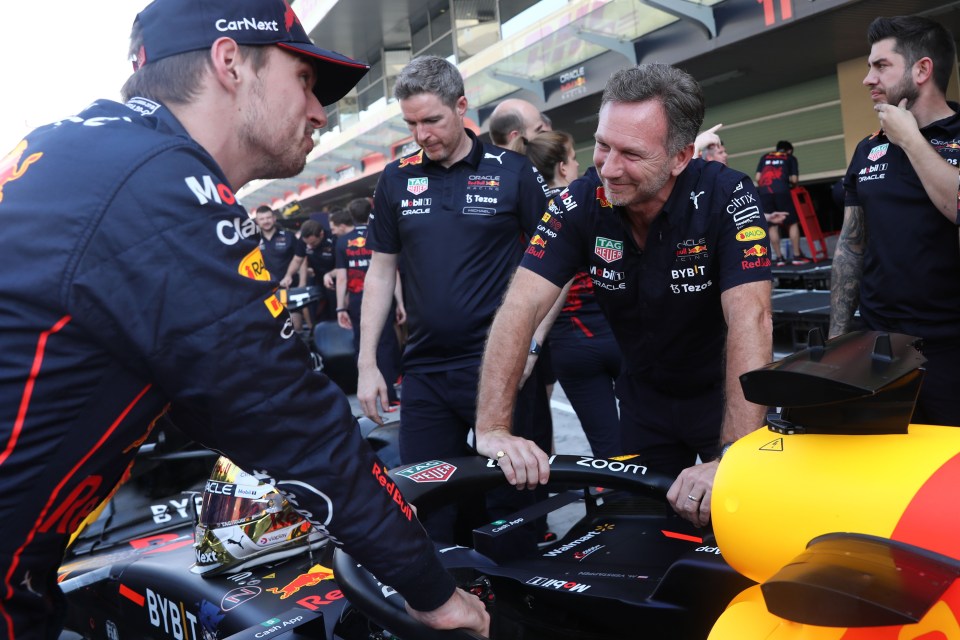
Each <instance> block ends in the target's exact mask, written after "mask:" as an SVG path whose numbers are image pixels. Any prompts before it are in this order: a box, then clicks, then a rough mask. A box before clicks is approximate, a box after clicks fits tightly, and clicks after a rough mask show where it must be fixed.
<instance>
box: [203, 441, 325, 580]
mask: <svg viewBox="0 0 960 640" xmlns="http://www.w3.org/2000/svg"><path fill="white" fill-rule="evenodd" d="M327 542H328V539H327V537H326V536H325V535H324V534H322V533H321V532H319V531H317V530H316V529H314V528H313V527H312V526H311V525H310V523H309V522H307V521H306V520H305V519H304V518H303V517H302V516H301V515H300V514H299V513H297V512H296V511H294V509H293V507H291V506H290V504H289V503H288V502H287V500H286V499H285V498H284V497H283V496H282V495H280V494H279V493H278V492H277V490H276V489H274V488H273V486H272V485H270V484H267V483H265V482H261V481H260V480H258V479H257V478H255V477H254V476H252V475H250V474H249V473H247V472H245V471H244V470H242V469H241V468H240V467H238V466H237V465H235V464H234V463H233V462H231V461H230V460H228V459H227V458H225V457H223V456H221V457H220V458H218V459H217V462H216V464H214V466H213V472H212V473H211V474H210V479H209V480H208V481H207V484H206V487H205V488H204V491H203V500H202V501H201V505H200V515H199V519H198V522H197V526H196V529H195V530H194V536H193V547H194V551H195V552H196V560H197V561H196V564H195V565H194V567H193V568H192V571H193V572H194V573H199V574H200V575H202V576H203V577H205V578H206V577H210V576H215V575H220V574H225V573H234V572H236V571H239V570H241V569H246V568H247V567H251V566H255V565H258V564H264V563H266V562H272V561H276V560H279V559H281V558H286V557H288V556H292V555H295V554H297V553H300V552H302V551H304V550H305V549H306V548H310V549H316V548H319V547H321V546H323V545H324V544H326V543H327Z"/></svg>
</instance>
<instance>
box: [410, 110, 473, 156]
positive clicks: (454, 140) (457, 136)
mask: <svg viewBox="0 0 960 640" xmlns="http://www.w3.org/2000/svg"><path fill="white" fill-rule="evenodd" d="M400 111H401V112H402V113H403V120H404V122H406V123H407V127H408V128H409V129H410V133H411V134H413V139H414V141H416V143H417V144H418V145H420V147H422V148H423V151H424V153H425V154H426V155H427V157H428V158H430V159H431V160H433V161H434V162H439V163H440V164H442V165H444V166H447V167H449V166H450V165H452V164H453V163H454V162H456V161H458V160H460V158H462V157H463V156H464V155H466V152H467V151H469V148H470V147H469V145H470V138H469V137H467V134H466V132H465V131H464V129H463V116H464V114H465V113H466V112H467V99H466V98H465V97H463V96H460V98H459V99H458V100H457V103H456V107H455V108H453V109H451V108H450V107H448V106H447V105H445V104H444V103H443V101H441V100H440V97H439V96H438V95H436V94H433V93H417V94H415V95H412V96H410V97H409V98H404V99H402V100H400Z"/></svg>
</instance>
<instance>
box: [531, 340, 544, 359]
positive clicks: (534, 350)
mask: <svg viewBox="0 0 960 640" xmlns="http://www.w3.org/2000/svg"><path fill="white" fill-rule="evenodd" d="M540 349H541V346H540V344H539V343H538V342H537V339H536V338H530V355H532V356H538V355H540Z"/></svg>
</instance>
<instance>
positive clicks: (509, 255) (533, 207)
mask: <svg viewBox="0 0 960 640" xmlns="http://www.w3.org/2000/svg"><path fill="white" fill-rule="evenodd" d="M394 95H395V96H396V98H397V99H398V100H399V102H400V109H401V111H402V113H403V118H404V120H405V121H406V123H407V125H408V126H409V127H410V131H411V133H412V134H413V137H414V140H415V141H416V142H417V143H418V144H419V145H420V146H421V150H420V151H418V152H417V153H414V154H412V155H409V156H406V157H404V158H401V159H400V160H398V161H397V162H393V163H391V164H389V165H387V167H386V169H384V172H383V174H382V175H381V176H380V181H379V183H378V184H377V189H376V193H375V196H374V211H373V216H372V217H371V218H370V226H369V229H368V235H367V247H369V248H370V249H372V250H373V256H372V258H371V263H370V268H369V270H368V271H367V276H366V279H365V280H364V295H363V311H362V329H361V334H360V359H359V363H358V364H359V369H360V379H359V385H358V390H357V397H358V398H359V400H360V403H361V405H362V406H363V409H364V413H365V414H366V415H367V416H369V417H370V418H371V419H374V420H377V421H379V420H380V417H379V415H378V409H379V408H380V407H385V406H387V402H388V396H387V388H386V384H385V382H384V378H383V375H382V374H381V372H380V371H379V369H378V366H377V361H376V356H375V354H376V346H377V342H378V341H379V338H380V334H381V332H382V331H383V328H384V324H385V321H386V319H387V315H388V313H389V310H390V305H391V301H392V299H393V292H394V282H395V280H396V277H397V265H398V263H399V262H400V261H401V260H402V264H403V278H404V279H403V287H404V299H405V301H406V308H407V324H408V327H409V331H410V334H409V338H408V340H407V344H406V347H405V349H404V353H403V358H402V367H403V373H404V377H403V396H402V398H401V408H402V412H401V416H400V456H401V459H402V460H404V461H407V460H409V461H422V460H430V459H432V458H434V457H438V456H456V455H466V454H468V453H470V449H469V448H468V446H467V435H468V432H469V431H470V430H471V429H472V428H473V425H474V418H475V412H476V393H477V377H478V374H479V367H480V358H481V355H482V353H483V343H484V339H485V338H486V334H487V330H488V328H489V326H490V321H491V320H492V319H493V314H494V312H495V311H496V309H497V306H498V305H499V303H500V300H501V299H502V297H503V292H504V291H505V289H506V287H507V283H508V282H509V280H510V277H511V275H512V274H513V271H514V270H515V268H516V266H517V264H518V263H519V261H520V257H521V256H522V255H523V250H524V245H523V242H522V238H523V237H524V236H525V232H526V231H528V230H531V229H533V228H534V227H535V226H536V224H537V220H538V218H539V216H540V215H542V214H543V210H544V208H545V206H546V201H545V198H544V189H545V188H546V183H545V182H543V179H542V178H541V177H540V174H539V173H538V172H537V171H536V169H534V168H533V165H531V164H530V161H529V160H527V159H526V158H525V157H524V156H521V155H519V154H516V153H513V152H512V151H507V150H505V149H499V148H497V147H493V146H490V145H486V144H484V143H482V142H480V141H479V140H477V138H476V136H475V135H474V134H473V133H472V132H470V131H468V130H467V129H465V128H464V115H465V113H466V110H467V99H466V97H465V96H464V92H463V79H462V77H461V76H460V72H459V71H457V69H456V67H454V66H453V65H452V64H450V63H449V62H447V61H446V60H444V59H442V58H439V57H436V56H425V57H420V58H416V59H414V60H413V61H412V62H410V64H409V65H407V66H406V67H405V68H404V69H403V71H401V73H400V75H399V76H398V77H397V83H396V87H395V90H394ZM528 350H529V336H527V344H526V345H524V347H523V349H522V350H521V352H522V354H524V355H525V354H526V353H527V352H528ZM528 388H532V387H530V386H529V385H528ZM527 393H529V392H527ZM522 404H523V405H524V406H527V405H528V404H529V405H530V406H531V407H532V401H530V402H524V403H522ZM378 405H379V406H378ZM529 422H530V420H529V419H528V418H523V419H521V421H520V423H521V424H528V423H529ZM546 446H549V445H546ZM509 493H510V494H513V495H515V494H516V493H517V492H515V491H510V492H509ZM438 517H439V516H438ZM444 518H446V516H444ZM435 522H439V520H437V521H435ZM447 524H449V521H444V522H443V523H441V524H437V525H436V527H433V526H431V523H430V522H427V527H428V530H429V531H430V533H431V535H433V536H435V537H442V536H450V535H452V525H451V526H450V527H448V526H447Z"/></svg>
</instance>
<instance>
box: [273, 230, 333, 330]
mask: <svg viewBox="0 0 960 640" xmlns="http://www.w3.org/2000/svg"><path fill="white" fill-rule="evenodd" d="M332 270H333V242H331V240H330V238H328V237H327V234H326V233H325V232H324V228H323V225H322V224H321V223H320V222H318V221H316V220H313V219H312V218H311V219H309V220H306V221H305V222H304V223H303V224H302V225H301V226H300V237H299V238H298V239H297V244H296V248H295V250H294V253H293V259H292V260H291V261H290V266H289V267H287V274H286V276H284V278H283V280H281V281H280V286H281V287H290V286H293V285H294V282H297V283H299V285H300V286H304V287H306V286H308V285H310V284H311V283H317V284H319V283H320V282H321V281H322V279H323V276H324V275H326V274H327V273H329V272H331V271H332ZM310 272H313V280H312V282H311V279H310V277H309V273H310ZM297 274H300V277H298V278H297V280H294V278H295V277H297ZM335 303H336V298H335V296H333V295H325V296H324V297H323V299H322V300H321V301H320V304H319V305H317V307H316V308H315V310H314V314H313V318H314V319H315V321H316V322H323V321H325V320H330V319H332V318H333V309H334V304H335ZM304 311H306V308H304ZM304 316H305V320H306V321H307V322H308V323H310V314H308V313H305V314H304ZM311 330H312V326H311Z"/></svg>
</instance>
